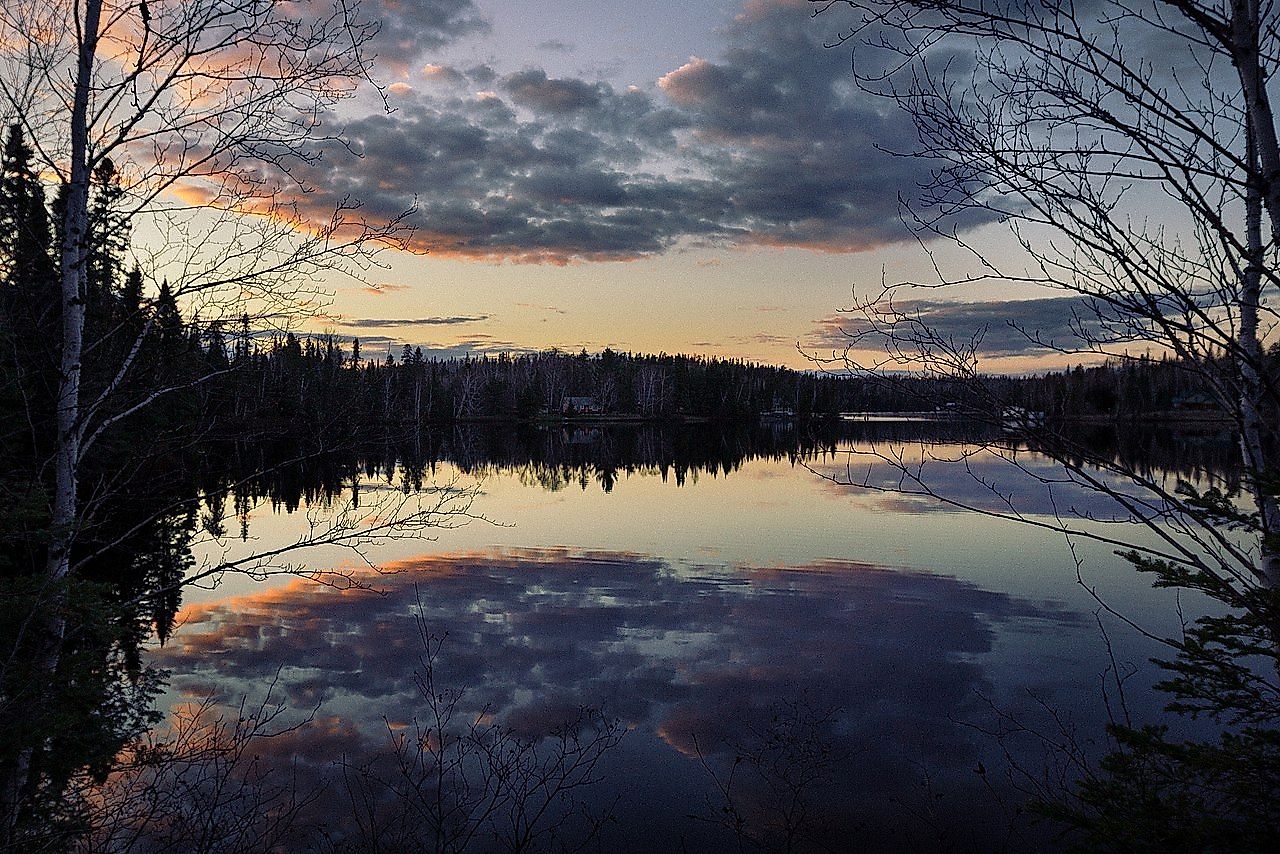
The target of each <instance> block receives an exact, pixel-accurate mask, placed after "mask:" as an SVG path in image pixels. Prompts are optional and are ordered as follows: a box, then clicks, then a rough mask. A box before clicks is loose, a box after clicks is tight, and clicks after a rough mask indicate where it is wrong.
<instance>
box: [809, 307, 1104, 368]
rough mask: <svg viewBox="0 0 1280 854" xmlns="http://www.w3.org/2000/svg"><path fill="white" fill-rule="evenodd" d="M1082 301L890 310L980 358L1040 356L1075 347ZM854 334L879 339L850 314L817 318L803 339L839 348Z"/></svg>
mask: <svg viewBox="0 0 1280 854" xmlns="http://www.w3.org/2000/svg"><path fill="white" fill-rule="evenodd" d="M1087 305H1088V304H1087V302H1086V301H1085V300H1084V299H1083V298H1080V297H1045V298H1041V299H1029V300H988V301H980V302H948V301H942V300H905V301H902V302H899V303H896V304H895V305H894V309H895V310H896V311H898V312H901V313H903V314H905V315H908V316H910V317H911V318H913V319H917V318H918V320H919V322H920V323H921V324H923V325H924V326H926V327H928V329H929V330H930V332H931V334H934V335H938V336H940V337H942V338H945V339H949V340H953V341H956V342H958V343H965V342H969V341H971V340H974V341H977V352H978V355H980V356H991V357H1002V356H1029V355H1040V354H1045V353H1050V352H1054V351H1055V349H1056V348H1063V347H1065V348H1070V347H1072V346H1078V345H1079V343H1080V340H1079V337H1078V335H1077V332H1076V328H1077V327H1076V326H1075V324H1078V323H1084V324H1086V326H1087V325H1088V323H1089V317H1090V316H1091V315H1092V312H1091V311H1089V310H1088V308H1087ZM1095 322H1096V316H1095ZM859 338H863V339H864V340H863V341H860V342H859V346H866V347H872V346H875V345H876V342H877V340H880V339H878V333H877V331H876V323H874V322H873V319H872V318H868V317H865V316H863V315H860V314H858V313H856V312H852V313H849V314H838V315H833V316H831V317H828V318H824V319H822V320H820V321H818V322H817V324H816V325H815V327H814V330H813V332H812V334H811V337H810V339H809V341H808V342H806V343H807V344H808V346H812V347H821V348H827V349H843V348H844V347H847V346H849V345H850V344H851V343H853V342H854V341H855V340H856V339H859Z"/></svg>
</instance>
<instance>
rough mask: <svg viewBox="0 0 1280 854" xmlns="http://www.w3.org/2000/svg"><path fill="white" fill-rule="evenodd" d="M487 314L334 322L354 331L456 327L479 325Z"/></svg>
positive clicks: (486, 318) (368, 318) (488, 316)
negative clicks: (471, 324)
mask: <svg viewBox="0 0 1280 854" xmlns="http://www.w3.org/2000/svg"><path fill="white" fill-rule="evenodd" d="M490 317H492V315H488V314H455V315H450V316H448V317H406V318H372V317H366V318H358V319H352V320H341V319H340V320H336V321H335V323H337V325H338V326H346V327H349V328H354V329H384V328H388V329H395V328H397V327H401V326H456V325H458V324H460V323H479V322H480V321H483V320H488V319H489V318H490Z"/></svg>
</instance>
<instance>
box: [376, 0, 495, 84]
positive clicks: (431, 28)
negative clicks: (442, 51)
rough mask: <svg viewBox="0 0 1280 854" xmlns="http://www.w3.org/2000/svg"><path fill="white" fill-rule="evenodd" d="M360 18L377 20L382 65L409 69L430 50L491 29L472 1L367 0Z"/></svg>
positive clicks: (396, 68) (379, 58)
mask: <svg viewBox="0 0 1280 854" xmlns="http://www.w3.org/2000/svg"><path fill="white" fill-rule="evenodd" d="M360 12H361V17H362V18H364V19H365V20H369V21H378V22H379V24H380V27H379V30H378V34H377V35H376V36H375V37H374V39H373V50H374V51H375V52H376V53H377V57H378V62H379V64H381V65H383V66H384V67H388V68H390V69H391V70H394V71H397V72H404V71H407V70H408V69H409V68H410V67H411V66H413V65H414V64H415V62H416V60H418V59H420V58H421V57H422V56H423V54H425V53H426V52H427V51H432V50H437V49H439V48H441V47H444V46H445V45H447V44H451V43H452V42H455V41H457V40H458V39H460V38H462V37H463V36H469V35H474V34H476V33H485V32H488V31H489V22H488V21H486V20H485V19H484V17H483V16H482V15H481V14H480V10H479V9H477V8H476V6H475V4H474V3H473V2H472V0H364V2H363V3H361V5H360Z"/></svg>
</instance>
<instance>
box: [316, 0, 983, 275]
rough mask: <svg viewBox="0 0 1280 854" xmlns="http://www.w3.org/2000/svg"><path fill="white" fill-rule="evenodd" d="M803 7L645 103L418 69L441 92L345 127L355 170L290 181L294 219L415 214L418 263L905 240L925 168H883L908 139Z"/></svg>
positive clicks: (778, 13)
mask: <svg viewBox="0 0 1280 854" xmlns="http://www.w3.org/2000/svg"><path fill="white" fill-rule="evenodd" d="M382 3H383V5H384V6H388V7H391V6H392V5H393V4H391V0H382ZM426 6H427V7H430V9H434V10H435V11H434V12H431V14H428V15H427V18H428V19H430V20H433V21H445V22H448V21H453V22H455V23H454V24H450V25H448V26H446V24H445V23H439V24H438V27H437V28H438V29H440V28H443V29H447V30H448V32H449V33H450V34H451V37H456V36H458V35H461V34H465V33H466V32H471V31H475V28H476V27H479V26H480V25H479V24H476V23H474V21H476V20H478V19H477V18H475V16H474V15H473V14H472V12H473V10H472V9H471V5H470V3H466V2H463V0H457V2H448V3H446V2H438V3H428V4H426ZM804 6H805V4H796V3H792V2H767V3H763V2H762V3H753V4H750V5H749V6H748V8H747V10H746V11H745V12H744V13H743V14H742V15H740V16H739V17H738V18H737V19H736V20H735V21H733V22H732V23H731V24H730V26H729V27H728V28H727V29H726V30H725V31H724V38H725V47H724V50H723V51H722V52H721V53H720V55H719V56H718V58H715V59H705V58H694V59H691V60H690V61H689V62H687V63H685V64H684V65H682V66H681V67H679V68H677V69H675V70H673V71H671V72H670V73H668V74H666V75H664V76H663V77H662V78H661V79H660V80H659V81H658V94H657V95H656V96H655V95H653V94H650V93H648V92H645V91H643V90H641V89H639V88H636V87H628V88H626V89H616V88H615V87H614V86H612V85H611V84H609V83H607V82H602V81H598V80H590V79H586V78H580V77H551V76H549V75H548V74H547V72H546V71H545V70H543V69H540V68H526V69H523V70H520V71H516V72H512V73H506V74H502V73H499V72H498V71H496V70H495V69H493V68H492V67H490V66H488V65H478V66H475V67H472V68H468V69H465V70H460V69H458V68H454V67H452V66H445V65H434V64H431V65H426V66H420V65H418V63H416V62H415V66H417V67H421V68H422V72H423V74H424V76H426V78H427V79H428V80H430V81H432V82H437V83H442V84H446V85H444V86H434V87H430V88H431V91H429V92H416V91H405V92H403V93H401V94H400V95H399V96H398V97H397V99H396V107H397V109H396V111H395V113H394V114H392V115H383V114H376V115H369V116H364V117H359V118H356V119H354V120H353V121H350V122H348V123H347V125H346V126H345V136H346V138H347V142H349V144H350V146H351V148H352V149H354V150H355V151H356V152H358V153H359V155H360V158H359V159H358V160H355V161H354V162H353V161H352V160H351V159H350V157H348V156H346V152H345V151H344V150H342V149H338V148H336V147H335V149H334V150H333V151H332V152H330V154H329V157H328V159H326V160H324V161H322V162H321V163H319V164H314V165H312V166H310V167H308V168H306V169H304V170H302V172H300V174H301V176H302V177H303V178H304V179H305V180H306V181H307V183H308V184H309V185H310V187H311V188H312V190H313V192H311V193H308V194H306V195H305V196H304V197H303V198H300V199H299V203H300V204H301V205H302V206H303V208H304V209H305V210H307V211H308V212H309V213H310V214H311V215H313V216H316V217H317V218H319V217H322V216H325V215H326V212H327V211H328V210H331V208H332V206H333V205H334V204H335V203H336V202H338V201H340V200H342V199H357V200H359V201H360V202H361V203H362V204H363V205H364V208H363V210H364V212H365V213H366V214H367V215H369V216H370V217H371V218H375V219H377V218H386V217H392V216H396V215H398V214H400V213H402V212H403V211H405V210H408V209H410V208H413V209H414V216H413V224H414V225H415V226H416V228H417V234H416V238H415V243H414V247H415V248H417V249H419V250H423V251H429V252H433V253H436V254H438V255H442V256H449V257H465V258H480V259H495V260H514V261H519V262H534V263H557V264H563V263H569V262H573V261H619V260H633V259H636V258H641V257H645V256H650V255H655V254H658V253H662V252H665V251H667V250H669V249H671V248H673V247H675V246H677V245H681V244H688V245H714V246H734V245H738V246H741V245H770V246H782V247H804V248H809V249H814V250H820V251H825V252H855V251H860V250H864V249H868V248H872V247H876V246H881V245H884V244H886V243H891V242H893V241H897V240H900V239H902V238H904V237H906V236H907V232H906V229H905V227H904V226H903V225H902V224H901V222H900V211H901V205H902V203H903V202H904V201H906V202H919V201H920V200H919V199H918V198H917V197H916V195H917V194H918V187H919V186H920V185H921V184H922V183H923V182H925V181H927V180H928V177H929V168H930V164H929V163H928V162H927V161H921V160H916V159H911V158H897V157H893V156H890V155H888V154H885V153H884V152H883V151H882V150H881V148H882V147H884V146H891V145H894V144H897V143H900V142H901V141H902V140H903V139H906V138H913V137H912V134H913V130H912V127H911V124H910V120H909V119H908V118H907V117H906V116H904V115H902V114H900V113H899V112H898V111H896V110H894V109H889V108H887V105H886V104H885V103H883V102H882V101H879V100H878V99H875V98H873V97H872V96H868V95H866V94H865V93H862V92H861V91H860V90H858V89H857V87H856V86H854V85H853V84H852V81H851V79H850V78H851V75H850V72H849V68H848V58H847V56H846V55H844V54H842V53H841V52H840V51H833V50H827V49H824V47H823V40H824V38H826V37H827V36H828V35H829V34H828V33H827V32H826V31H825V26H826V24H825V22H822V23H815V22H814V21H813V20H811V18H810V16H809V14H808V13H807V11H806V9H805V8H804ZM405 8H407V6H406V7H405ZM396 10H399V11H398V12H396V14H401V18H402V19H404V20H407V18H404V15H403V12H404V10H403V9H400V6H399V4H394V9H393V11H396ZM445 12H448V14H445ZM424 14H426V13H424ZM393 17H394V16H393ZM398 26H399V24H393V26H392V31H393V32H398V31H399V30H397V27H398ZM442 31H443V30H442ZM468 87H469V91H467V90H468ZM975 222H976V220H968V221H963V222H957V226H959V227H965V226H968V225H972V224H974V223H975Z"/></svg>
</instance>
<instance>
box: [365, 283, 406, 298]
mask: <svg viewBox="0 0 1280 854" xmlns="http://www.w3.org/2000/svg"><path fill="white" fill-rule="evenodd" d="M410 289H411V286H410V285H401V284H394V283H391V282H372V283H370V284H367V285H363V286H362V287H361V288H360V290H362V291H364V292H365V293H367V294H373V295H374V296H386V295H387V294H391V293H399V292H400V291H407V290H410Z"/></svg>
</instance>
